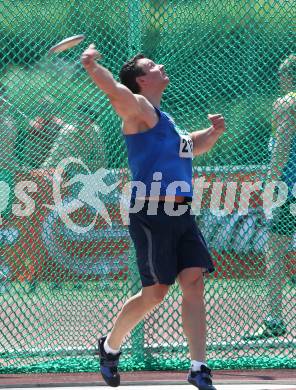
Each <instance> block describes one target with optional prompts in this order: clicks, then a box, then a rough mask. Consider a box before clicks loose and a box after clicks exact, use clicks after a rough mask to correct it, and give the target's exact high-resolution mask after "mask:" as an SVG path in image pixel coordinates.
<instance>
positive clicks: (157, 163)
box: [124, 108, 193, 198]
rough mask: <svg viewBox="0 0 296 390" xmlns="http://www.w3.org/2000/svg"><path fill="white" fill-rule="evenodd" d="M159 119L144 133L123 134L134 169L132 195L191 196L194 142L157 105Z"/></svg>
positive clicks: (132, 169)
mask: <svg viewBox="0 0 296 390" xmlns="http://www.w3.org/2000/svg"><path fill="white" fill-rule="evenodd" d="M155 110H156V112H157V114H158V117H159V121H158V123H157V124H156V125H155V126H154V127H153V128H151V129H148V130H147V131H145V132H142V133H136V134H130V135H127V134H125V135H124V138H125V142H126V145H127V152H128V161H129V167H130V170H131V172H132V178H133V182H134V183H133V189H132V198H136V197H143V196H159V195H161V196H164V195H173V196H186V197H192V158H193V142H192V140H191V138H190V136H189V135H188V134H186V133H185V132H182V131H180V130H179V129H178V128H177V127H176V125H175V123H174V121H173V120H172V118H171V117H170V116H169V115H168V114H166V113H165V112H162V111H160V110H158V109H157V108H155Z"/></svg>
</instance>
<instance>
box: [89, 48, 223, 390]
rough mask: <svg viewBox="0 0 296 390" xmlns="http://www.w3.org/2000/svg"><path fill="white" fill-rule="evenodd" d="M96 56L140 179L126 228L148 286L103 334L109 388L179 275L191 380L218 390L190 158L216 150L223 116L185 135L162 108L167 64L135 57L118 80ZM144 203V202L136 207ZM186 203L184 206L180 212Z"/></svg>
mask: <svg viewBox="0 0 296 390" xmlns="http://www.w3.org/2000/svg"><path fill="white" fill-rule="evenodd" d="M98 57H99V53H98V52H97V51H96V49H95V46H94V45H90V46H89V48H88V49H87V50H86V51H84V53H83V54H82V64H83V66H84V68H85V69H86V70H87V72H88V73H89V75H90V77H91V78H92V80H93V81H94V82H95V84H96V85H97V86H98V87H99V88H100V89H101V90H102V91H103V92H104V93H105V94H106V95H107V96H108V98H109V100H110V103H111V105H112V106H113V108H114V110H115V111H116V113H117V114H118V115H119V116H120V117H121V119H122V121H123V125H122V130H123V136H124V138H125V141H126V145H127V150H128V159H129V166H130V169H131V172H132V175H133V180H134V181H138V182H141V183H142V186H138V187H137V189H136V188H135V187H134V188H133V191H132V199H131V209H130V225H129V230H130V234H131V237H132V239H133V242H134V245H135V248H136V253H137V263H138V268H139V272H140V277H141V281H142V286H143V288H142V290H141V291H140V292H139V293H138V294H136V295H135V296H133V297H132V298H130V299H129V300H128V301H127V302H126V303H125V305H124V306H123V308H122V311H121V312H120V314H119V315H118V317H117V319H116V321H115V324H114V327H113V329H112V331H111V332H110V334H109V335H107V336H105V337H101V338H100V339H99V353H100V368H101V373H102V376H103V378H104V379H105V381H106V383H107V384H108V385H110V386H112V387H116V386H119V384H120V376H119V374H118V371H117V365H118V361H119V356H120V353H121V352H120V346H121V344H122V341H123V339H124V337H125V336H126V335H127V334H128V333H129V332H130V331H131V330H132V329H133V328H134V327H135V326H136V325H137V324H138V323H139V322H140V321H141V320H142V319H143V318H144V316H145V315H146V314H147V313H149V312H150V311H152V309H153V308H154V307H155V306H156V305H158V304H159V303H161V302H162V300H163V299H164V297H165V296H166V294H167V293H168V291H169V287H170V285H172V284H173V283H174V282H175V279H176V278H177V279H178V282H179V284H180V287H181V290H182V295H183V302H182V320H183V328H184V333H185V335H186V336H187V339H188V344H189V350H190V355H191V359H192V365H191V369H190V371H189V374H188V381H189V382H190V383H192V384H193V385H194V386H196V387H198V388H199V389H200V390H215V387H214V386H213V385H212V380H211V370H210V369H209V367H208V366H207V364H206V362H205V344H206V321H205V308H204V302H203V273H204V272H205V271H208V272H212V271H213V264H212V260H211V257H210V254H209V252H208V249H207V246H206V244H205V241H204V239H203V237H202V235H201V233H200V231H199V230H198V228H197V226H196V224H195V220H194V216H193V215H191V213H190V206H188V203H189V202H190V200H191V198H192V158H193V156H194V155H198V154H202V153H205V152H207V151H208V150H210V149H211V148H212V147H213V145H214V144H215V143H216V141H217V140H218V138H219V137H220V135H221V134H222V133H223V132H224V130H225V124H224V119H223V117H222V116H221V115H212V116H210V117H209V119H210V121H211V127H209V128H208V129H205V130H203V131H198V132H193V133H191V134H190V135H184V134H181V133H180V132H178V131H177V128H176V126H175V124H174V122H173V120H172V119H171V118H170V117H169V116H168V115H167V114H166V113H164V112H162V111H161V110H160V101H161V97H162V94H163V92H164V90H165V88H166V87H167V85H168V84H169V78H168V76H167V74H166V73H165V70H164V66H163V65H159V64H155V63H154V62H153V61H152V60H150V59H148V58H146V57H145V56H143V55H137V56H135V57H134V58H133V59H131V60H130V61H128V62H127V63H126V64H124V65H123V67H122V69H121V71H120V80H121V83H119V82H117V81H116V80H115V79H114V78H113V76H112V74H111V73H110V72H109V71H108V70H107V69H105V68H104V67H102V66H101V65H99V64H98V63H97V62H96V61H95V59H96V58H98ZM141 201H142V202H143V207H142V208H141V210H140V211H137V212H135V207H136V206H137V205H138V203H139V202H140V203H141ZM181 207H183V208H184V207H185V208H186V211H185V212H183V213H182V214H181V215H180V216H177V215H176V214H177V212H178V210H179V208H181ZM137 209H138V208H137Z"/></svg>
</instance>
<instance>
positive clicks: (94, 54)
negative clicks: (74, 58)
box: [81, 43, 102, 68]
mask: <svg viewBox="0 0 296 390" xmlns="http://www.w3.org/2000/svg"><path fill="white" fill-rule="evenodd" d="M101 57H102V56H101V54H100V53H99V52H98V51H97V49H96V47H95V45H94V44H93V43H92V44H91V45H89V47H88V48H87V49H86V50H85V51H84V52H83V53H82V56H81V62H82V65H83V66H84V67H85V68H89V67H91V66H93V64H94V62H95V60H99V59H100V58H101Z"/></svg>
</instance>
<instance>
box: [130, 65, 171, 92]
mask: <svg viewBox="0 0 296 390" xmlns="http://www.w3.org/2000/svg"><path fill="white" fill-rule="evenodd" d="M138 66H140V67H141V68H142V69H143V71H144V73H145V75H144V76H139V77H137V82H138V83H139V85H140V87H141V89H142V90H143V89H147V88H148V89H160V90H164V89H165V87H166V86H167V85H168V83H169V82H170V79H169V78H168V76H167V74H166V73H165V70H164V66H163V65H161V64H155V62H154V61H152V60H150V59H149V58H141V59H140V60H138Z"/></svg>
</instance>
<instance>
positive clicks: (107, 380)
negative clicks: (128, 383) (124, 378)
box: [101, 373, 120, 387]
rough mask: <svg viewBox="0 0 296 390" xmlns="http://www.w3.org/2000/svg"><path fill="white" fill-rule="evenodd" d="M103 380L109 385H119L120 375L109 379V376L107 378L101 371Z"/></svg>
mask: <svg viewBox="0 0 296 390" xmlns="http://www.w3.org/2000/svg"><path fill="white" fill-rule="evenodd" d="M101 375H102V377H103V379H104V381H105V382H106V383H107V385H108V386H110V387H118V386H120V376H119V375H118V376H117V377H116V378H114V379H112V380H110V378H107V377H106V376H105V375H103V374H102V373H101Z"/></svg>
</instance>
